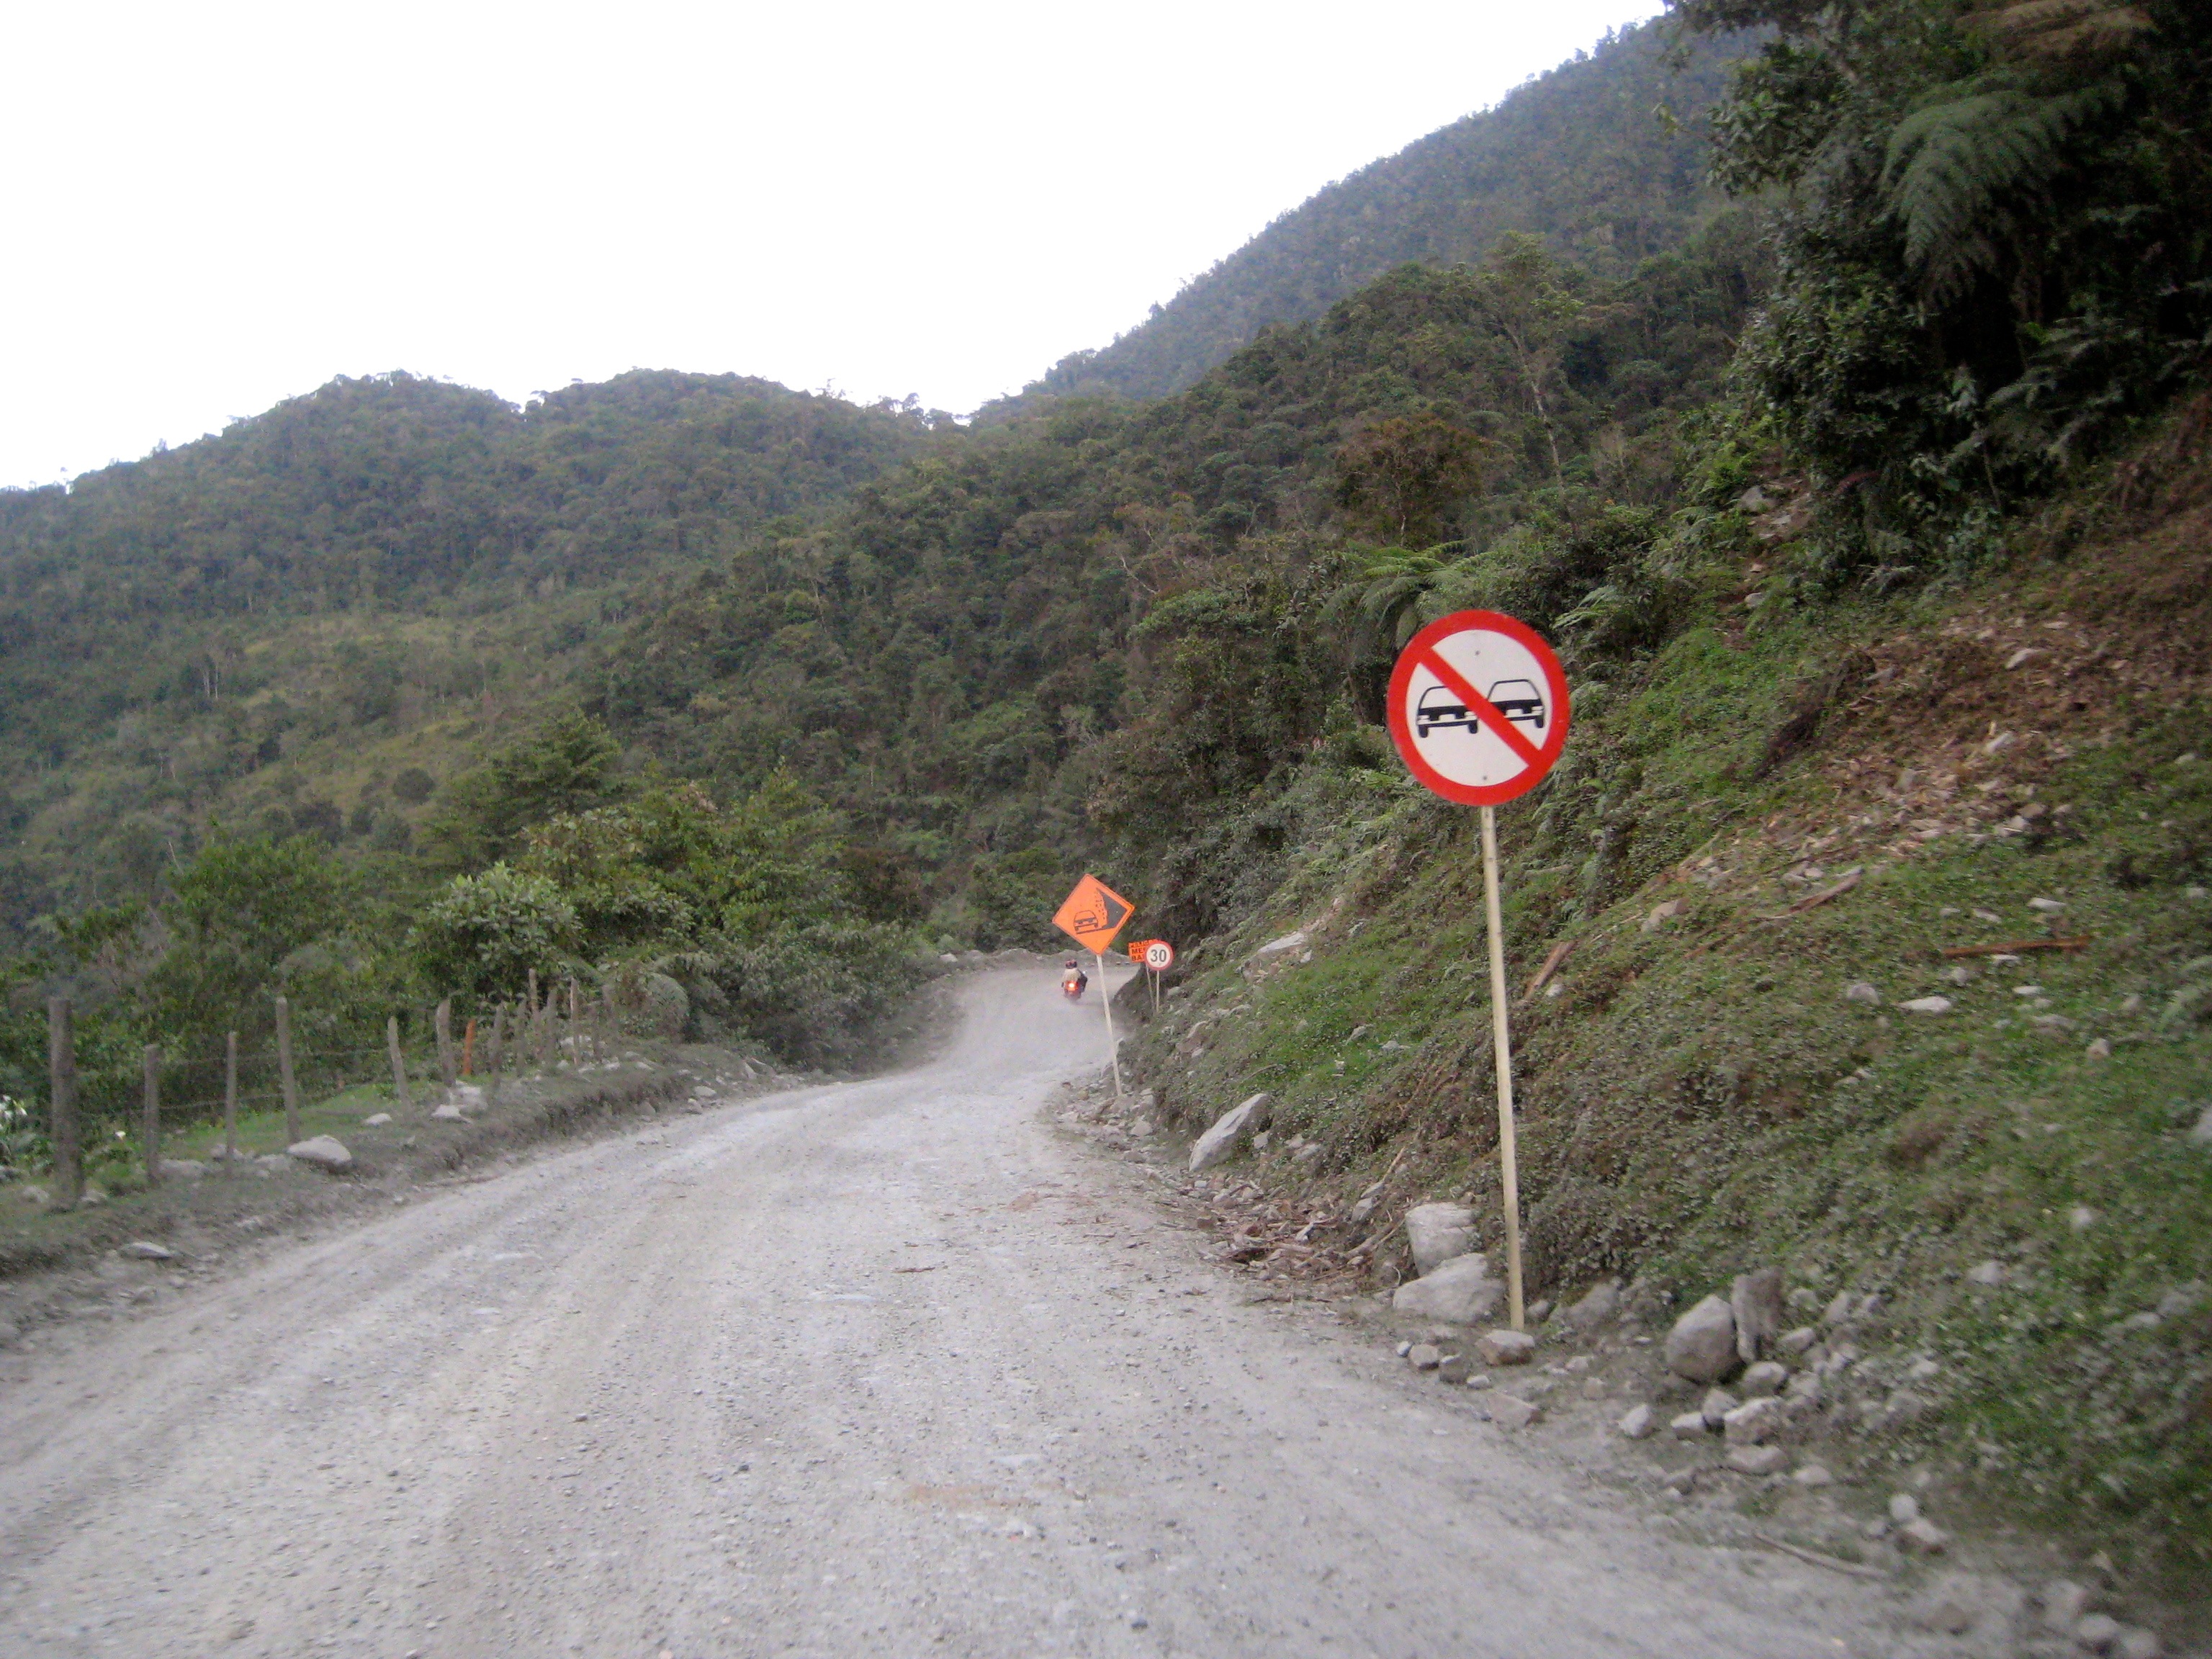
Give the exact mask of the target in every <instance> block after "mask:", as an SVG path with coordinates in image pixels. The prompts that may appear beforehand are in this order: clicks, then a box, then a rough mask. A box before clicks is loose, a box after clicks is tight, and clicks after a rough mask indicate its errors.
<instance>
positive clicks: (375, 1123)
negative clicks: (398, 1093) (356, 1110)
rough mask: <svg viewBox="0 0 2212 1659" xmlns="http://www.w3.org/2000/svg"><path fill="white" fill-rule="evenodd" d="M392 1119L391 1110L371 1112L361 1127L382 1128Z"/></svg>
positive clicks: (363, 1120)
mask: <svg viewBox="0 0 2212 1659" xmlns="http://www.w3.org/2000/svg"><path fill="white" fill-rule="evenodd" d="M391 1121H392V1114H391V1113H389V1112H371V1113H370V1114H369V1115H368V1116H367V1117H365V1118H363V1119H362V1121H361V1127H362V1128H364V1129H380V1128H382V1127H384V1126H385V1125H386V1124H387V1123H389V1122H391Z"/></svg>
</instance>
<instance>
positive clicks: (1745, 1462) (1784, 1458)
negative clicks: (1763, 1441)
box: [1727, 1446, 1790, 1474]
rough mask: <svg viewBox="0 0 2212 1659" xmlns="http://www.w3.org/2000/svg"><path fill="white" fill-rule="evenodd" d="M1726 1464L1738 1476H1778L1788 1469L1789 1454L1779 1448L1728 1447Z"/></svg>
mask: <svg viewBox="0 0 2212 1659" xmlns="http://www.w3.org/2000/svg"><path fill="white" fill-rule="evenodd" d="M1727 1462H1728V1466H1729V1468H1732V1469H1734V1470H1735V1472H1736V1473H1737V1474H1781V1473H1782V1471H1783V1470H1784V1469H1786V1468H1789V1467H1790V1454H1789V1453H1788V1452H1786V1451H1784V1450H1783V1449H1782V1448H1781V1447H1779V1446H1730V1447H1729V1449H1728V1455H1727Z"/></svg>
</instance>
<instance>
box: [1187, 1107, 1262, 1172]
mask: <svg viewBox="0 0 2212 1659" xmlns="http://www.w3.org/2000/svg"><path fill="white" fill-rule="evenodd" d="M1274 1104H1275V1097H1274V1096H1273V1095H1270V1094H1257V1095H1254V1096H1253V1097H1251V1098H1250V1099H1249V1100H1247V1101H1246V1102H1244V1103H1243V1104H1242V1105H1240V1106H1232V1107H1231V1108H1230V1109H1229V1110H1227V1111H1225V1112H1224V1113H1223V1114H1222V1115H1220V1116H1219V1117H1218V1118H1216V1119H1214V1120H1213V1127H1212V1128H1210V1129H1208V1130H1207V1131H1206V1133H1204V1134H1202V1135H1200V1137H1199V1138H1198V1139H1197V1141H1196V1142H1195V1143H1194V1144H1193V1146H1191V1149H1190V1172H1191V1173H1192V1174H1193V1175H1196V1174H1197V1173H1198V1172H1199V1171H1200V1170H1210V1169H1212V1167H1213V1166H1214V1165H1215V1164H1224V1163H1226V1162H1227V1161H1228V1160H1229V1159H1230V1158H1232V1157H1234V1156H1235V1155H1236V1152H1237V1147H1238V1146H1241V1145H1242V1144H1243V1142H1244V1140H1245V1139H1246V1138H1247V1137H1248V1136H1249V1135H1252V1134H1254V1133H1256V1132H1257V1131H1259V1130H1261V1129H1264V1128H1266V1127H1267V1122H1268V1119H1269V1117H1270V1116H1271V1115H1272V1114H1273V1109H1274Z"/></svg>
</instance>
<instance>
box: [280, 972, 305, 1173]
mask: <svg viewBox="0 0 2212 1659" xmlns="http://www.w3.org/2000/svg"><path fill="white" fill-rule="evenodd" d="M276 1077H277V1080H278V1085H279V1086H280V1087H282V1088H283V1091H284V1144H285V1145H286V1146H298V1145H299V1144H300V1080H299V1079H298V1078H297V1077H296V1076H295V1075H294V1073H293V1071H292V1004H291V1002H290V1001H289V1000H288V999H286V998H284V997H278V998H277V999H276Z"/></svg>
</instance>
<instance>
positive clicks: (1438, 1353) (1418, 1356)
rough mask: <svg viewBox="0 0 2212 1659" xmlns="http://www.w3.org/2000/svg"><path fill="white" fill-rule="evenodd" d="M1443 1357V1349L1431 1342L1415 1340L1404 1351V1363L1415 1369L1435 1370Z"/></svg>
mask: <svg viewBox="0 0 2212 1659" xmlns="http://www.w3.org/2000/svg"><path fill="white" fill-rule="evenodd" d="M1443 1357H1444V1354H1443V1349H1442V1348H1439V1347H1438V1346H1437V1345H1436V1344H1435V1343H1433V1342H1416V1343H1414V1344H1413V1346H1411V1347H1409V1348H1408V1349H1407V1351H1406V1363H1407V1364H1408V1365H1411V1366H1412V1367H1413V1369H1414V1370H1417V1371H1432V1370H1436V1368H1437V1366H1438V1365H1439V1364H1442V1363H1443Z"/></svg>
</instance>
